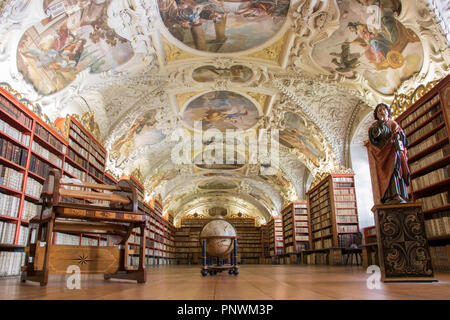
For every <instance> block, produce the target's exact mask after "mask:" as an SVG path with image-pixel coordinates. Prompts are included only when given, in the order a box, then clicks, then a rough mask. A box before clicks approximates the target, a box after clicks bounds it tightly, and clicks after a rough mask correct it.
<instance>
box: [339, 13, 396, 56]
mask: <svg viewBox="0 0 450 320" xmlns="http://www.w3.org/2000/svg"><path fill="white" fill-rule="evenodd" d="M348 29H349V30H350V31H351V32H353V33H356V35H357V38H355V39H354V40H352V41H350V42H345V43H344V45H347V44H357V45H360V46H361V47H364V48H365V49H366V50H365V52H364V53H365V55H366V58H367V60H369V61H374V62H382V61H384V60H385V59H386V56H387V53H388V52H389V50H390V45H391V44H392V43H391V42H390V41H389V40H387V39H386V38H385V37H384V36H383V35H382V34H374V33H373V32H371V31H369V29H368V27H367V25H366V24H362V23H359V22H349V23H348Z"/></svg>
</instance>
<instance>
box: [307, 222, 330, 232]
mask: <svg viewBox="0 0 450 320" xmlns="http://www.w3.org/2000/svg"><path fill="white" fill-rule="evenodd" d="M330 226H331V220H330V219H327V220H324V221H322V222H320V223H316V224H314V225H312V226H311V230H312V231H316V230H319V229H323V228H327V227H330Z"/></svg>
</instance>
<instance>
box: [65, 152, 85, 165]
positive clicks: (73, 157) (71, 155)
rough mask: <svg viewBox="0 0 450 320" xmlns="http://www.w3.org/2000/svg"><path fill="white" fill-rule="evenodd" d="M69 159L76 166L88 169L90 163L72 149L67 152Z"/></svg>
mask: <svg viewBox="0 0 450 320" xmlns="http://www.w3.org/2000/svg"><path fill="white" fill-rule="evenodd" d="M67 157H68V158H70V159H71V160H72V161H73V162H75V163H76V164H78V165H79V166H80V167H82V168H84V169H87V164H88V162H87V161H86V160H85V159H83V158H82V157H80V156H79V155H78V154H76V153H75V152H74V151H72V150H71V149H69V151H68V152H67Z"/></svg>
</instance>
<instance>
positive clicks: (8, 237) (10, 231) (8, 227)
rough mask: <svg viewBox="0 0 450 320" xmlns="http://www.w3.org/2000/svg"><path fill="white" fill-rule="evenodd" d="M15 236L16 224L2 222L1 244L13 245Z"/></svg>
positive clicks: (0, 228)
mask: <svg viewBox="0 0 450 320" xmlns="http://www.w3.org/2000/svg"><path fill="white" fill-rule="evenodd" d="M15 235H16V224H15V223H10V222H5V221H0V243H4V244H13V243H14V237H15Z"/></svg>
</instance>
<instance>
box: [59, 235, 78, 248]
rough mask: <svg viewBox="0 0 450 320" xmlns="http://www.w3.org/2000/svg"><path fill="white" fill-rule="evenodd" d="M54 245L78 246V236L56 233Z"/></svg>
mask: <svg viewBox="0 0 450 320" xmlns="http://www.w3.org/2000/svg"><path fill="white" fill-rule="evenodd" d="M55 244H61V245H73V246H79V245H80V236H77V235H72V234H66V233H60V232H56V239H55Z"/></svg>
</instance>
